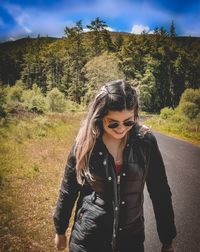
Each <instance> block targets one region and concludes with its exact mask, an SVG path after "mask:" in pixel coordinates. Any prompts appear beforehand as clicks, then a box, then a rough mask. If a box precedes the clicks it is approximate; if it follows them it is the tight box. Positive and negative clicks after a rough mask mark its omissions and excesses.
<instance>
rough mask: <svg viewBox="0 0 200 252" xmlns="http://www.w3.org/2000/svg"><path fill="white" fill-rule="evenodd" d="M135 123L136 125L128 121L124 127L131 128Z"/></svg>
mask: <svg viewBox="0 0 200 252" xmlns="http://www.w3.org/2000/svg"><path fill="white" fill-rule="evenodd" d="M134 123H135V122H134V121H127V122H124V126H126V127H130V126H133V124H134Z"/></svg>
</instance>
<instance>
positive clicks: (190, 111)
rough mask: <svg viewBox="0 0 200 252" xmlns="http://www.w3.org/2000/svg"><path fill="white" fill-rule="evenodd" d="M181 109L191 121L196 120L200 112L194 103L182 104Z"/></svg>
mask: <svg viewBox="0 0 200 252" xmlns="http://www.w3.org/2000/svg"><path fill="white" fill-rule="evenodd" d="M180 108H181V111H182V113H183V114H184V115H185V116H187V117H188V118H190V119H195V118H196V116H197V115H198V113H199V112H200V110H199V109H200V108H199V107H198V105H197V104H195V103H193V102H182V103H181V104H180Z"/></svg>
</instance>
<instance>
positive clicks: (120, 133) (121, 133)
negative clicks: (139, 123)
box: [114, 131, 125, 135]
mask: <svg viewBox="0 0 200 252" xmlns="http://www.w3.org/2000/svg"><path fill="white" fill-rule="evenodd" d="M114 132H115V133H116V134H117V135H123V134H124V132H125V131H122V132H117V131H114Z"/></svg>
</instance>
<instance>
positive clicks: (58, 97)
mask: <svg viewBox="0 0 200 252" xmlns="http://www.w3.org/2000/svg"><path fill="white" fill-rule="evenodd" d="M47 102H48V109H49V110H50V111H51V112H64V111H65V106H66V101H65V97H64V94H63V93H61V92H60V91H59V90H58V88H53V89H52V90H51V91H49V92H48V93H47Z"/></svg>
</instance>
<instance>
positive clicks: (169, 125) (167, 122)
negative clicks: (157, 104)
mask: <svg viewBox="0 0 200 252" xmlns="http://www.w3.org/2000/svg"><path fill="white" fill-rule="evenodd" d="M145 124H147V125H149V126H150V127H152V128H153V129H155V130H158V131H162V132H165V133H167V134H170V135H174V136H176V137H179V138H183V139H185V140H187V141H189V142H192V143H197V144H200V89H186V90H185V92H184V93H183V94H182V96H181V99H180V102H179V105H178V106H177V107H176V108H175V109H172V108H169V107H165V108H163V109H161V111H160V114H159V115H153V116H152V117H150V118H148V119H146V120H145Z"/></svg>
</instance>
